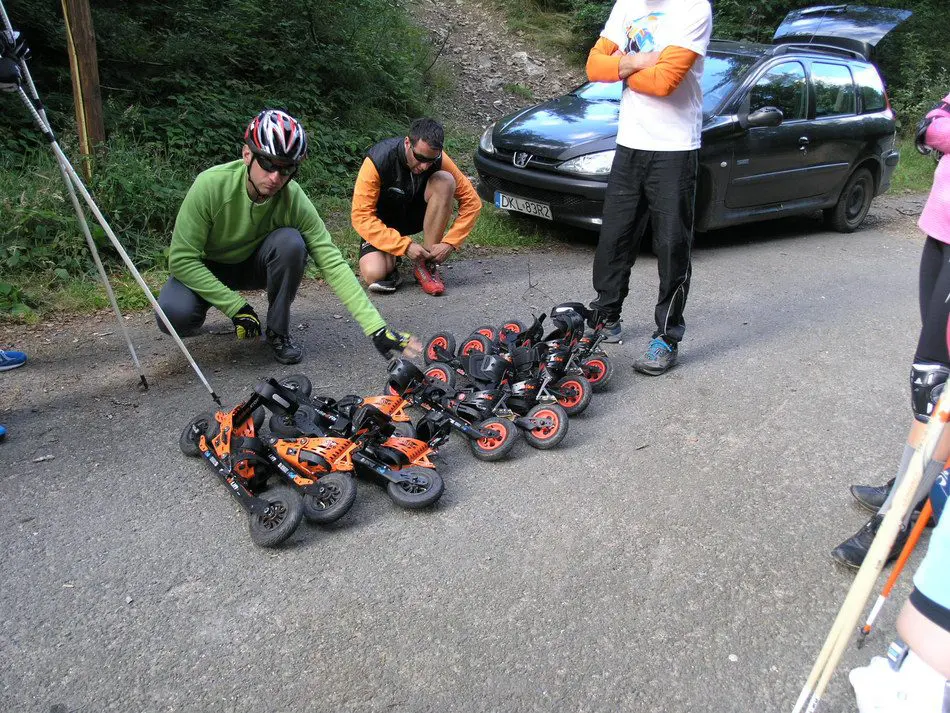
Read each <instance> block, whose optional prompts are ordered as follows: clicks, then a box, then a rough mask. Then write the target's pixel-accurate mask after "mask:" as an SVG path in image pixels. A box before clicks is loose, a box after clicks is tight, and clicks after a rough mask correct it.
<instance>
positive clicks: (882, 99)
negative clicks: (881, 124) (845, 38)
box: [852, 64, 887, 114]
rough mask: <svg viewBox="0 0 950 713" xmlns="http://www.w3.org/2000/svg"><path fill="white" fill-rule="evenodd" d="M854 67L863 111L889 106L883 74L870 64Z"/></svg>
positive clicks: (878, 109)
mask: <svg viewBox="0 0 950 713" xmlns="http://www.w3.org/2000/svg"><path fill="white" fill-rule="evenodd" d="M852 69H853V71H854V81H856V82H857V83H858V93H859V95H860V96H861V113H862V114H870V113H871V112H874V111H884V110H885V109H886V108H887V97H886V96H885V94H884V82H883V81H882V80H881V75H880V74H878V73H877V70H876V69H875V68H874V67H873V66H871V65H870V64H860V65H855V66H854V67H852Z"/></svg>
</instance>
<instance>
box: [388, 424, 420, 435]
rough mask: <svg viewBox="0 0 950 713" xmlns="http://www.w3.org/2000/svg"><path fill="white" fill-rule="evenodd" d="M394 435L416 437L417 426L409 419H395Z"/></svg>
mask: <svg viewBox="0 0 950 713" xmlns="http://www.w3.org/2000/svg"><path fill="white" fill-rule="evenodd" d="M393 436H394V437H396V438H415V437H416V427H415V426H413V425H412V424H411V423H409V421H393Z"/></svg>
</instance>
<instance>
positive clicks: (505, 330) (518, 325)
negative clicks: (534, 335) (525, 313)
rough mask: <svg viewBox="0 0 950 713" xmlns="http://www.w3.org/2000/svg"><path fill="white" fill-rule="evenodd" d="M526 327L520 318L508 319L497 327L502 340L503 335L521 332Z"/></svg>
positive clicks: (503, 338)
mask: <svg viewBox="0 0 950 713" xmlns="http://www.w3.org/2000/svg"><path fill="white" fill-rule="evenodd" d="M526 329H527V327H526V326H525V324H524V322H522V321H521V320H518V319H509V320H508V321H507V322H505V323H504V324H503V325H501V327H499V328H498V336H499V338H500V339H501V340H502V341H504V340H505V337H506V336H508V335H509V334H521V333H522V332H523V331H524V330H526Z"/></svg>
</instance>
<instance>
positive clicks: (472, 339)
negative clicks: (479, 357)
mask: <svg viewBox="0 0 950 713" xmlns="http://www.w3.org/2000/svg"><path fill="white" fill-rule="evenodd" d="M490 351H491V341H489V340H488V339H487V338H486V337H485V335H484V334H477V333H475V332H472V333H471V334H469V335H468V336H467V337H466V338H465V341H463V342H462V346H460V347H459V356H468V355H469V354H476V353H479V352H481V353H482V354H488V353H489V352H490Z"/></svg>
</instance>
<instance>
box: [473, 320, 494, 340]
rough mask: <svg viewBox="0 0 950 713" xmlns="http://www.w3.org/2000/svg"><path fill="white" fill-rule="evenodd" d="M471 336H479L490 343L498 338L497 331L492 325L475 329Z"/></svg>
mask: <svg viewBox="0 0 950 713" xmlns="http://www.w3.org/2000/svg"><path fill="white" fill-rule="evenodd" d="M472 334H481V335H482V336H483V337H485V339H487V340H488V341H489V342H491V341H494V339H495V337H497V336H498V330H497V329H496V328H495V326H494V325H491V324H483V325H481V326H480V327H475V329H473V330H472Z"/></svg>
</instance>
